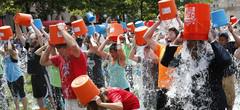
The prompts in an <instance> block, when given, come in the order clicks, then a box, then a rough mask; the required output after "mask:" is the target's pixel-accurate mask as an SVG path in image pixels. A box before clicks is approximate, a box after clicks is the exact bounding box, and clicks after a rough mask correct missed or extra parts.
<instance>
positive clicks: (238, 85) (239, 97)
mask: <svg viewBox="0 0 240 110" xmlns="http://www.w3.org/2000/svg"><path fill="white" fill-rule="evenodd" d="M234 61H235V63H236V65H237V70H238V71H236V74H235V75H236V80H235V94H236V97H235V102H234V106H233V110H239V108H240V80H239V79H240V71H239V70H240V60H237V59H235V60H234Z"/></svg>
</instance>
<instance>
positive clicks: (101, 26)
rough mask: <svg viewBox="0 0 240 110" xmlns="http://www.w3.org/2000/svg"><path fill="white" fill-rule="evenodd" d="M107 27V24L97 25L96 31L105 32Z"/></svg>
mask: <svg viewBox="0 0 240 110" xmlns="http://www.w3.org/2000/svg"><path fill="white" fill-rule="evenodd" d="M106 29H107V27H106V25H105V24H100V25H96V32H98V33H100V34H105V33H106Z"/></svg>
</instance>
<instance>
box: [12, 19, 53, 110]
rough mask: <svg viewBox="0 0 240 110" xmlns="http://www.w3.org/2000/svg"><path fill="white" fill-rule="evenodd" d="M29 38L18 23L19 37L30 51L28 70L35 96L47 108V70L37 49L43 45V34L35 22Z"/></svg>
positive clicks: (17, 32)
mask: <svg viewBox="0 0 240 110" xmlns="http://www.w3.org/2000/svg"><path fill="white" fill-rule="evenodd" d="M28 29H29V33H28V36H27V38H26V37H25V36H23V34H22V32H21V29H20V27H19V25H16V34H17V37H18V38H19V39H20V40H21V42H22V43H23V44H25V48H26V50H27V51H28V54H27V56H28V61H27V72H28V74H30V75H31V83H32V91H33V97H34V98H36V99H37V104H38V106H39V108H40V109H45V104H44V97H45V96H46V95H47V81H48V77H47V71H46V69H45V67H44V66H41V65H40V63H39V60H40V57H41V56H39V55H37V54H35V51H36V50H37V49H39V48H40V47H41V46H42V45H43V40H42V34H41V32H40V31H39V30H38V29H37V28H36V27H35V25H34V24H33V23H31V26H30V27H29V28H28Z"/></svg>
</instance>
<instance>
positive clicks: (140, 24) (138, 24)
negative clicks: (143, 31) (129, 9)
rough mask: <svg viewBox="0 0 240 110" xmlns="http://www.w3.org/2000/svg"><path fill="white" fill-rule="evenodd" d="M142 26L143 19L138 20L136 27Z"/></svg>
mask: <svg viewBox="0 0 240 110" xmlns="http://www.w3.org/2000/svg"><path fill="white" fill-rule="evenodd" d="M141 26H144V23H143V21H137V22H136V23H135V27H136V28H138V27H141Z"/></svg>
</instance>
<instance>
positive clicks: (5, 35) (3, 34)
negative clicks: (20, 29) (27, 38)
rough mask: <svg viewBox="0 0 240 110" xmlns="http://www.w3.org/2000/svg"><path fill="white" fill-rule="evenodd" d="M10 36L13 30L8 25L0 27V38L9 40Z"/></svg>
mask: <svg viewBox="0 0 240 110" xmlns="http://www.w3.org/2000/svg"><path fill="white" fill-rule="evenodd" d="M12 36H13V32H12V28H11V27H10V26H2V27H0V40H9V39H10V38H11V37H12Z"/></svg>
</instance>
